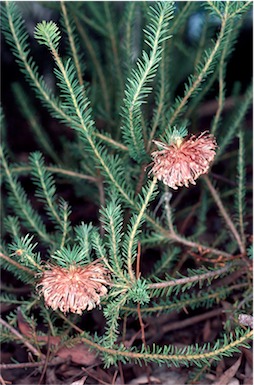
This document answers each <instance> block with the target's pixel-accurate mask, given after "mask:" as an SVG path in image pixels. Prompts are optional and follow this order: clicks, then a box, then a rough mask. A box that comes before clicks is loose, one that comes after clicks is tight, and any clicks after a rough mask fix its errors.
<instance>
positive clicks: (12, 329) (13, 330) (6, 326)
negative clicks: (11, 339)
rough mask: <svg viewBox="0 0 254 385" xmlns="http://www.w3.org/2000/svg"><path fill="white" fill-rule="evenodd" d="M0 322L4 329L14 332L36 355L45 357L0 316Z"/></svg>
mask: <svg viewBox="0 0 254 385" xmlns="http://www.w3.org/2000/svg"><path fill="white" fill-rule="evenodd" d="M0 324H1V325H3V326H4V327H5V328H6V329H8V330H9V331H10V332H11V333H12V334H14V335H15V336H16V337H17V338H18V339H19V340H20V341H22V342H23V344H24V345H25V346H26V347H27V348H28V349H29V350H30V351H31V352H32V353H33V354H34V355H35V356H37V357H40V358H45V356H44V354H42V353H41V352H40V351H39V350H37V349H36V348H35V347H34V346H33V345H32V344H30V342H28V341H27V340H26V339H25V338H24V337H23V336H22V335H21V334H20V333H19V332H18V331H17V330H16V329H14V327H12V326H11V325H9V324H8V323H7V322H5V321H4V320H3V319H2V318H1V317H0Z"/></svg>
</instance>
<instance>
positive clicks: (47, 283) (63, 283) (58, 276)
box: [37, 261, 109, 314]
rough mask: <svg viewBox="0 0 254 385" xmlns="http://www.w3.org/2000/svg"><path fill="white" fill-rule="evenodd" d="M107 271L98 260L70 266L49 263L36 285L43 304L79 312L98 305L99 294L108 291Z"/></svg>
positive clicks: (64, 311) (54, 308) (66, 310)
mask: <svg viewBox="0 0 254 385" xmlns="http://www.w3.org/2000/svg"><path fill="white" fill-rule="evenodd" d="M108 284H109V274H108V270H107V269H106V268H105V267H104V266H103V265H102V264H101V263H98V262H97V261H95V262H93V263H90V264H89V265H87V266H75V265H71V266H70V267H69V268H64V267H61V266H51V265H49V266H48V269H47V270H45V271H44V272H43V276H42V278H41V280H40V282H39V284H38V285H37V287H39V286H41V288H40V290H39V294H40V295H41V294H42V295H43V296H44V300H45V304H46V306H48V307H52V309H53V310H56V309H59V310H61V311H62V312H63V313H67V312H72V313H77V314H82V311H84V310H86V309H87V310H91V309H93V308H94V307H95V306H96V305H99V304H100V297H101V296H103V295H105V294H106V293H107V288H106V286H105V285H108Z"/></svg>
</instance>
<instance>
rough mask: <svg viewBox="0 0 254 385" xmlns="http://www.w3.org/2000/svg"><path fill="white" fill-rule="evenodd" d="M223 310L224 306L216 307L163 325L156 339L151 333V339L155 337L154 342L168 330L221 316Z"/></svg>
mask: <svg viewBox="0 0 254 385" xmlns="http://www.w3.org/2000/svg"><path fill="white" fill-rule="evenodd" d="M223 312H224V309H222V308H220V309H214V310H211V311H209V312H206V313H204V314H199V315H197V316H194V317H191V318H187V319H185V320H182V321H176V322H172V323H170V324H167V325H164V326H162V327H161V329H160V330H161V332H160V333H158V334H156V337H155V339H154V333H151V334H150V335H149V338H150V339H151V338H153V343H154V342H155V340H159V339H160V338H161V336H163V335H164V334H165V333H168V332H170V331H173V330H178V329H183V328H186V327H188V326H191V325H194V324H196V323H198V322H201V321H204V320H206V319H209V318H212V317H216V316H219V315H221V314H223ZM148 343H150V341H148Z"/></svg>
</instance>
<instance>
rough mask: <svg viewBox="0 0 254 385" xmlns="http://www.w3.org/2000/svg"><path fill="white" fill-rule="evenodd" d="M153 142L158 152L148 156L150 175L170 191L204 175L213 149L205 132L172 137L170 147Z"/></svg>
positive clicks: (214, 151)
mask: <svg viewBox="0 0 254 385" xmlns="http://www.w3.org/2000/svg"><path fill="white" fill-rule="evenodd" d="M154 143H155V144H156V145H157V146H158V147H160V148H161V150H159V151H154V152H153V153H152V154H151V156H152V158H153V162H154V163H153V167H152V169H151V171H150V172H151V173H153V175H154V176H156V177H157V178H158V179H159V180H161V181H162V182H163V183H164V184H166V185H167V186H169V187H171V188H173V189H174V190H177V189H178V187H181V186H186V187H189V183H192V184H196V182H195V180H196V179H197V178H198V177H199V176H200V175H202V174H205V173H207V172H208V169H209V167H210V164H211V162H212V161H213V160H214V157H215V154H216V148H217V144H216V140H215V138H214V136H213V135H211V134H209V133H207V132H203V133H202V134H200V135H199V136H195V135H193V136H191V137H190V138H189V139H183V138H182V137H180V136H178V137H177V136H174V137H173V140H172V142H171V143H170V144H165V143H163V142H160V141H157V140H154Z"/></svg>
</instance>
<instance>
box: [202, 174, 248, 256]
mask: <svg viewBox="0 0 254 385" xmlns="http://www.w3.org/2000/svg"><path fill="white" fill-rule="evenodd" d="M203 178H204V179H205V182H206V184H207V186H208V188H209V190H210V192H211V194H212V196H213V198H214V200H215V203H216V204H217V206H218V208H219V210H220V212H221V214H222V216H223V218H224V219H225V222H226V224H227V225H228V228H229V230H230V231H231V233H232V234H233V236H234V237H235V239H236V241H237V243H238V246H239V249H240V251H241V254H245V253H246V250H245V247H244V245H243V243H242V240H241V237H240V235H239V233H238V231H237V230H236V228H235V225H234V224H233V222H232V221H231V218H230V217H229V215H228V213H227V211H226V210H225V208H224V205H223V203H222V201H221V199H220V197H219V194H218V193H217V191H216V189H215V188H214V187H213V185H212V183H211V182H210V180H209V178H208V176H206V175H204V177H203Z"/></svg>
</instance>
